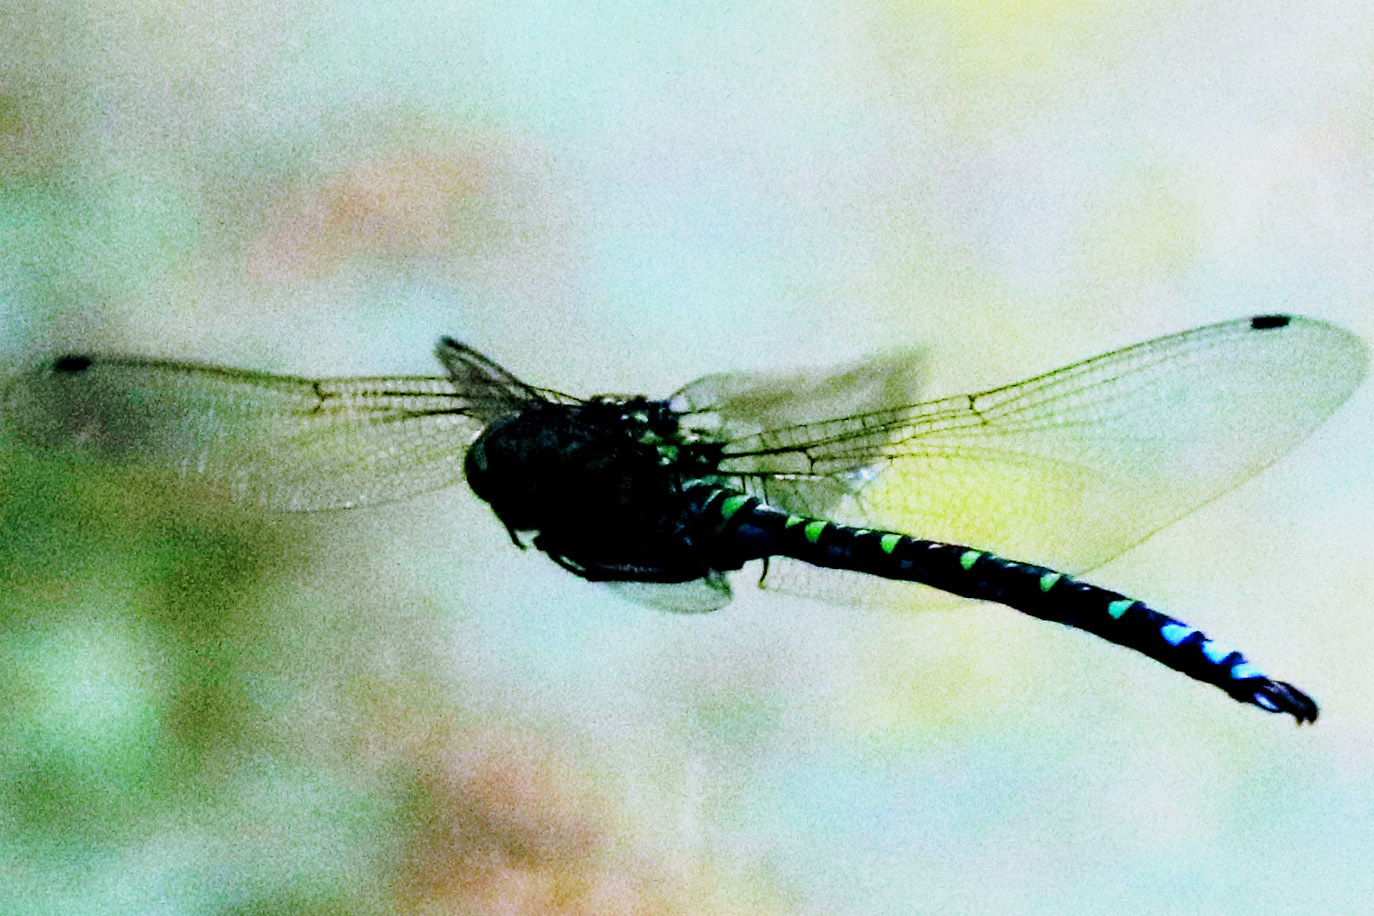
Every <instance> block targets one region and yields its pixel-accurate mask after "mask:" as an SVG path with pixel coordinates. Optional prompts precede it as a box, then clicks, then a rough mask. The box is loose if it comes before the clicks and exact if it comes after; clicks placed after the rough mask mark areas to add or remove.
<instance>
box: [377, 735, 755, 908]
mask: <svg viewBox="0 0 1374 916" xmlns="http://www.w3.org/2000/svg"><path fill="white" fill-rule="evenodd" d="M440 731H441V732H442V729H441V730H440ZM423 743H424V745H425V747H423V748H419V747H413V748H411V750H410V751H409V752H408V753H406V756H407V757H409V758H410V760H411V763H412V765H413V766H414V767H415V775H416V776H417V777H418V783H419V788H420V789H421V793H420V797H421V798H422V799H423V801H422V802H421V805H420V808H419V809H418V810H417V811H416V820H415V821H414V827H415V829H414V832H413V833H412V834H411V838H410V840H409V842H408V843H407V847H406V850H405V854H404V858H403V864H402V870H401V872H400V875H399V876H398V877H399V881H398V882H397V885H396V893H397V898H396V902H397V905H398V906H397V910H398V912H400V913H425V914H434V913H455V914H457V913H461V914H467V916H478V914H491V916H496V914H501V916H634V914H646V913H653V914H659V916H687V914H689V913H690V914H698V916H708V914H710V916H715V914H723V913H726V912H732V913H742V912H748V913H755V914H761V913H762V911H761V910H758V909H756V908H748V907H746V908H745V910H744V911H741V910H739V909H737V908H735V907H733V906H731V905H729V904H728V903H726V902H724V901H722V900H721V899H720V898H718V897H717V896H716V893H717V889H716V888H715V887H708V888H703V887H697V886H694V885H693V884H692V883H691V882H683V881H682V880H681V879H680V878H679V877H677V876H675V875H674V874H673V872H672V871H671V869H667V868H665V867H664V863H663V862H662V861H660V860H659V859H658V857H657V856H656V855H655V854H654V853H653V852H651V851H649V850H647V849H644V848H636V845H635V844H634V842H633V841H630V840H629V839H628V838H627V837H626V836H625V835H623V834H624V831H623V829H617V826H616V824H615V817H614V815H613V814H612V813H611V811H610V810H609V807H608V801H607V799H605V798H599V797H598V794H597V793H596V792H594V791H592V790H590V789H589V788H588V787H587V785H586V784H585V777H579V775H578V774H577V773H576V772H575V771H574V770H573V769H572V768H570V767H569V766H567V765H566V764H564V763H563V762H561V761H560V759H559V757H558V755H557V753H556V752H554V751H553V750H551V749H550V748H548V747H547V746H545V745H543V744H542V742H540V741H538V740H537V739H532V738H518V737H512V736H509V735H494V734H488V735H484V736H479V735H473V734H467V735H464V736H461V737H460V736H459V735H453V734H450V735H448V740H447V741H445V742H443V744H442V745H441V746H439V747H435V746H434V745H433V744H431V743H430V742H423Z"/></svg>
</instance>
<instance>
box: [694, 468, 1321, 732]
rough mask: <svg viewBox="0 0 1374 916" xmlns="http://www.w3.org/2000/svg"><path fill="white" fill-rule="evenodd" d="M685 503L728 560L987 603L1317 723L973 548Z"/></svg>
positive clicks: (1200, 650) (1310, 708) (749, 508)
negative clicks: (902, 584) (860, 578)
mask: <svg viewBox="0 0 1374 916" xmlns="http://www.w3.org/2000/svg"><path fill="white" fill-rule="evenodd" d="M693 496H694V497H695V500H694V503H695V504H696V505H697V506H699V510H700V511H701V512H702V513H703V516H702V517H704V518H706V519H707V520H708V521H709V522H711V523H713V524H714V525H715V526H716V528H717V531H718V534H719V535H720V536H722V537H724V538H726V539H727V541H728V546H727V548H726V549H727V550H731V551H734V552H735V553H736V556H735V557H734V559H736V560H739V561H743V560H748V559H761V558H764V557H769V556H785V557H791V558H793V559H796V560H801V561H802V562H805V563H810V564H813V565H815V566H824V567H829V568H833V569H847V570H853V571H856V572H861V573H868V574H871V575H875V576H882V577H884V578H887V579H900V580H905V581H910V582H920V583H923V584H925V585H930V586H933V587H935V588H938V589H940V590H942V591H946V592H951V593H953V594H955V595H962V596H964V597H967V598H976V599H978V600H981V601H995V602H997V603H998V604H1005V605H1007V606H1008V607H1012V608H1015V609H1016V610H1018V611H1023V612H1025V613H1027V614H1030V615H1032V616H1034V617H1039V618H1041V619H1044V620H1052V621H1054V622H1055V623H1062V624H1065V625H1067V626H1071V627H1077V628H1078V629H1080V630H1087V631H1088V632H1090V633H1095V634H1097V635H1098V636H1101V637H1102V638H1103V639H1107V640H1109V641H1111V642H1114V643H1117V644H1118V645H1122V646H1126V647H1127V648H1130V649H1135V650H1136V651H1137V652H1141V653H1144V654H1145V655H1148V656H1149V657H1151V658H1153V659H1155V660H1157V661H1159V662H1162V663H1163V664H1165V665H1167V666H1169V667H1170V668H1173V669H1174V670H1176V671H1181V672H1183V673H1184V674H1186V675H1188V676H1189V677H1193V678H1196V679H1197V680H1200V681H1203V682H1205V683H1208V684H1212V685H1214V686H1217V687H1220V688H1221V689H1222V690H1224V691H1226V692H1227V693H1228V694H1230V695H1231V696H1232V697H1233V698H1235V699H1236V700H1239V701H1240V702H1242V703H1251V704H1253V705H1255V706H1258V707H1260V708H1261V709H1264V710H1267V711H1269V712H1284V713H1288V714H1289V715H1291V716H1293V718H1294V719H1296V720H1297V721H1298V723H1299V724H1301V723H1303V722H1313V721H1316V718H1317V704H1316V703H1315V702H1314V701H1313V700H1312V698H1311V697H1309V696H1307V695H1306V694H1305V693H1303V692H1302V691H1301V690H1298V689H1297V688H1296V687H1294V686H1292V685H1291V684H1288V683H1285V682H1283V681H1276V680H1273V679H1271V678H1269V677H1268V676H1267V675H1265V674H1264V673H1263V672H1262V671H1261V670H1260V669H1259V668H1257V667H1256V666H1255V665H1254V664H1253V663H1251V662H1250V661H1248V660H1247V659H1246V658H1245V656H1244V655H1242V654H1241V653H1240V652H1238V651H1235V650H1233V649H1230V648H1226V647H1223V646H1222V645H1220V644H1219V643H1217V642H1215V641H1214V640H1212V639H1209V638H1208V637H1207V636H1205V635H1204V634H1203V633H1202V632H1201V631H1199V630H1197V629H1195V628H1194V627H1190V626H1188V625H1187V624H1185V623H1183V622H1181V621H1179V620H1176V619H1174V618H1173V617H1170V616H1168V615H1167V614H1162V613H1160V612H1159V611H1157V610H1155V609H1154V608H1151V607H1149V606H1148V605H1146V604H1145V603H1144V602H1142V601H1136V600H1135V599H1132V598H1128V597H1126V596H1125V595H1122V594H1119V593H1117V592H1113V591H1110V590H1108V589H1105V588H1100V587H1098V586H1096V585H1092V584H1090V583H1087V582H1082V581H1079V580H1078V579H1075V578H1073V577H1072V576H1068V575H1065V574H1063V573H1060V572H1056V571H1055V570H1052V569H1048V568H1046V567H1044V566H1035V565H1033V564H1030V563H1018V562H1015V561H1012V560H1008V559H1005V558H1003V557H999V556H997V555H996V554H992V553H988V552H986V551H982V550H977V549H975V548H972V547H966V546H963V545H959V544H945V543H941V542H939V541H926V540H922V539H920V538H914V537H910V536H908V535H905V534H900V533H897V532H892V531H874V530H869V529H865V528H854V527H850V526H848V525H841V524H837V523H835V522H828V521H825V520H823V519H815V518H807V517H804V516H799V515H792V514H789V513H787V512H783V511H781V510H778V509H775V508H773V507H772V506H768V505H766V504H764V503H762V502H760V501H759V500H758V499H756V498H754V497H751V496H746V495H745V494H743V493H738V492H735V491H732V490H728V489H725V488H720V487H708V486H702V487H700V488H698V490H697V491H696V492H695V493H694V494H693Z"/></svg>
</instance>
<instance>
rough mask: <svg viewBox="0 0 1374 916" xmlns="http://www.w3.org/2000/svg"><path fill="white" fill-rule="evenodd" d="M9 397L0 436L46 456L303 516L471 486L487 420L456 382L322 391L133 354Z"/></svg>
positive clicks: (68, 364)
mask: <svg viewBox="0 0 1374 916" xmlns="http://www.w3.org/2000/svg"><path fill="white" fill-rule="evenodd" d="M3 394H4V396H3V401H0V426H3V427H4V428H5V429H6V430H7V431H8V432H10V433H11V434H12V435H15V436H17V437H18V438H19V439H20V440H21V441H23V442H25V443H27V444H28V445H30V446H33V447H36V448H38V449H40V450H43V451H45V452H51V451H56V452H58V453H62V454H65V455H68V456H73V457H85V458H90V459H93V460H97V461H100V462H103V463H118V464H128V465H134V466H143V467H153V468H168V469H172V470H175V471H178V472H180V473H182V474H184V475H186V476H188V477H191V478H195V479H198V480H200V481H203V482H204V483H205V484H206V485H207V486H208V487H209V488H210V489H211V490H213V491H215V492H216V493H218V494H220V495H223V496H227V497H228V498H231V499H234V500H237V501H242V502H248V503H253V504H258V505H262V506H266V507H270V508H274V509H286V510H302V511H304V510H315V509H335V508H346V507H350V506H361V505H366V504H369V503H379V502H387V501H391V500H396V499H402V498H404V497H407V496H411V495H414V494H416V493H422V492H425V491H427V490H434V489H438V488H440V487H444V486H448V485H449V484H452V483H454V482H456V481H458V480H461V479H462V476H463V470H462V469H463V455H464V452H465V450H466V448H467V446H468V445H469V444H470V443H471V442H472V440H473V439H474V438H475V437H476V435H477V434H478V432H480V431H481V428H482V426H483V419H484V416H485V415H484V414H483V410H482V409H480V408H479V409H474V408H473V407H472V406H471V404H470V403H469V401H468V399H467V398H466V397H465V395H464V393H463V392H461V391H460V390H459V389H458V388H457V387H456V386H455V383H454V382H453V381H452V380H450V379H446V378H357V379H325V380H312V379H303V378H294V377H289V376H278V375H266V374H261V373H253V372H242V371H237V370H231V369H220V368H214V367H207V366H199V365H195V364H189V363H178V362H168V361H158V360H146V359H137V358H127V357H100V356H95V357H88V356H65V357H60V358H58V359H56V360H52V361H50V362H48V363H45V364H43V365H39V366H37V367H35V368H32V369H30V370H28V371H25V372H23V373H21V374H19V375H16V376H14V377H12V378H11V379H10V380H9V382H8V384H7V385H6V387H5V389H4V393H3Z"/></svg>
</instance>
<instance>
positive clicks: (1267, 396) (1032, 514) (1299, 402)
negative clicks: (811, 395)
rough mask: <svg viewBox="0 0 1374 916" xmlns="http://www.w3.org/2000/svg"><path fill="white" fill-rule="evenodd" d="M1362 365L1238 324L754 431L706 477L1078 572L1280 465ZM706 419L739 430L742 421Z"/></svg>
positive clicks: (1261, 323) (852, 519)
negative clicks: (969, 388)
mask: <svg viewBox="0 0 1374 916" xmlns="http://www.w3.org/2000/svg"><path fill="white" fill-rule="evenodd" d="M1366 365H1367V355H1366V352H1365V348H1364V345H1363V343H1362V342H1361V341H1360V340H1359V339H1358V338H1356V337H1355V336H1353V335H1351V334H1350V333H1348V332H1346V331H1344V330H1342V329H1340V328H1337V327H1334V326H1332V325H1329V324H1326V323H1324V322H1320V321H1315V320H1312V319H1304V318H1283V317H1279V316H1275V317H1268V318H1257V319H1244V320H1241V321H1232V322H1227V323H1223V324H1218V325H1212V326H1208V327H1204V328H1198V329H1195V330H1192V331H1187V332H1184V333H1182V334H1176V335H1173V336H1169V337H1163V338H1159V339H1157V340H1153V341H1149V342H1147V343H1144V344H1139V345H1137V346H1133V347H1128V348H1126V349H1123V350H1118V351H1115V352H1113V353H1109V354H1106V355H1105V356H1100V357H1097V358H1095V359H1090V360H1087V361H1085V362H1082V363H1077V364H1075V365H1072V366H1069V367H1067V368H1065V369H1061V370H1059V371H1057V372H1051V373H1048V374H1046V375H1042V376H1037V377H1035V378H1032V379H1028V380H1026V381H1024V382H1021V383H1019V384H1015V385H1009V386H1006V387H1002V388H997V389H993V390H990V391H985V392H982V393H980V394H976V395H970V396H965V397H955V398H948V399H944V400H939V401H931V402H927V403H923V404H916V405H914V406H902V407H894V408H891V409H879V410H872V411H868V412H863V413H860V414H857V415H852V416H849V417H845V418H842V419H837V420H832V421H828V422H821V423H809V424H802V425H793V426H783V427H778V428H772V429H766V430H764V431H761V432H758V433H756V434H754V435H748V436H745V437H743V438H737V439H734V440H732V441H730V442H729V443H728V445H727V446H726V450H725V457H724V460H723V461H722V464H721V470H722V472H723V473H726V474H729V475H733V477H734V479H735V480H736V481H737V482H738V483H739V484H740V485H741V486H744V487H745V488H746V489H748V490H750V491H751V492H755V493H759V494H761V495H762V496H763V497H764V498H765V499H768V500H770V501H772V502H774V503H775V504H777V505H779V506H781V507H782V508H785V509H789V510H791V511H795V512H798V513H805V514H811V515H819V516H822V517H827V518H831V519H835V520H838V521H842V522H848V523H851V524H857V525H863V526H868V527H875V528H883V529H888V530H895V531H900V532H903V533H907V534H912V535H915V536H917V537H923V538H929V539H933V540H945V541H952V542H955V543H963V544H969V545H972V546H975V547H979V548H982V549H987V550H992V551H995V552H997V553H1001V554H1003V555H1005V556H1008V557H1011V558H1015V559H1020V560H1027V561H1031V562H1038V563H1043V564H1045V565H1049V566H1053V567H1056V568H1060V569H1064V570H1066V571H1081V570H1083V569H1087V568H1091V567H1093V566H1095V565H1097V564H1099V563H1102V562H1103V561H1105V560H1107V559H1109V558H1110V557H1112V556H1115V555H1116V554H1118V553H1120V552H1121V551H1123V550H1125V549H1126V548H1128V547H1130V546H1131V545H1133V544H1135V543H1137V542H1139V541H1141V540H1143V539H1144V538H1146V537H1148V536H1149V535H1150V534H1151V533H1153V532H1155V531H1157V530H1158V529H1159V528H1161V527H1163V526H1164V525H1167V524H1169V523H1170V522H1172V521H1174V520H1176V519H1178V518H1181V517H1182V516H1184V515H1186V514H1188V513H1189V512H1192V511H1193V510H1194V509H1196V508H1197V507H1199V506H1200V505H1202V504H1204V503H1206V502H1208V501H1209V500H1212V499H1214V498H1216V497H1217V496H1219V495H1220V494H1222V493H1225V492H1226V491H1227V490H1230V489H1231V488H1232V487H1234V486H1236V485H1237V484H1239V483H1240V482H1241V481H1243V480H1245V479H1246V478H1248V477H1250V476H1252V475H1253V474H1255V473H1256V472H1258V471H1259V470H1260V469H1262V468H1264V467H1265V466H1266V465H1268V464H1270V463H1272V462H1273V461H1275V460H1276V459H1277V458H1279V457H1280V456H1282V455H1283V454H1284V453H1286V452H1287V451H1289V450H1290V449H1291V448H1292V447H1293V446H1294V445H1296V444H1297V443H1298V442H1300V441H1301V440H1302V439H1303V438H1304V437H1306V436H1307V435H1308V434H1309V433H1310V432H1311V431H1312V429H1313V428H1314V427H1316V426H1317V424H1319V423H1320V422H1321V421H1322V420H1323V419H1324V418H1325V417H1327V416H1328V415H1329V414H1330V413H1331V412H1332V411H1333V410H1335V409H1336V407H1337V406H1338V405H1340V404H1341V402H1343V401H1344V400H1345V399H1346V398H1347V397H1348V396H1349V394H1350V393H1351V392H1352V391H1353V390H1354V389H1355V387H1356V386H1357V385H1358V384H1359V382H1360V380H1361V379H1362V378H1363V376H1364V374H1365V371H1366ZM689 390H690V389H689ZM714 410H715V411H716V412H717V413H719V414H721V415H723V416H726V417H733V416H735V415H736V414H739V415H740V416H741V417H742V419H739V420H730V421H728V422H727V424H726V425H730V424H734V425H735V426H736V427H739V426H741V425H742V424H743V423H744V422H745V419H743V418H747V417H750V416H752V415H753V410H754V408H753V407H752V405H750V404H749V403H747V402H744V401H740V402H736V401H733V400H729V399H727V400H726V401H725V402H724V403H719V404H716V405H715V406H714ZM785 565H786V564H780V566H785ZM769 578H770V581H771V582H778V581H779V578H780V577H778V576H774V574H773V573H770V576H769Z"/></svg>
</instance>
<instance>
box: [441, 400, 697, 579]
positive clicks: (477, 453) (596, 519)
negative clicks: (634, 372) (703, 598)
mask: <svg viewBox="0 0 1374 916" xmlns="http://www.w3.org/2000/svg"><path fill="white" fill-rule="evenodd" d="M707 465H709V460H708V459H707V458H706V457H705V453H704V451H703V450H702V449H701V448H699V447H697V446H696V445H695V444H694V443H691V442H690V441H687V440H684V439H682V438H681V437H680V436H679V435H678V432H677V425H676V419H675V415H674V414H673V412H672V411H670V410H668V409H667V407H666V406H665V405H663V404H662V403H661V402H654V401H648V400H645V399H643V398H635V399H630V400H614V399H609V398H596V399H592V400H589V401H585V402H582V403H580V404H571V405H568V404H554V403H542V404H537V405H532V406H530V407H527V408H525V409H524V410H522V411H520V412H519V413H517V414H512V415H511V416H508V417H504V418H501V419H499V420H496V421H494V422H492V423H491V424H490V425H489V426H488V427H487V428H486V429H485V430H484V431H483V432H482V434H481V435H480V436H479V437H478V439H477V440H476V441H475V442H474V443H473V445H472V447H471V448H470V449H469V451H468V454H467V457H466V460H465V464H464V471H465V474H466V476H467V480H468V484H469V485H470V486H471V487H472V490H473V492H474V493H475V494H477V496H479V497H480V498H481V499H483V500H485V501H486V502H487V503H488V504H490V506H491V508H492V511H494V512H495V513H496V515H497V517H498V518H499V519H500V520H501V521H502V523H503V524H505V525H506V527H507V528H508V529H510V530H511V531H512V533H514V532H526V531H535V532H538V533H539V534H538V537H536V538H535V540H534V544H535V546H537V547H538V548H539V549H541V550H543V551H545V552H546V553H549V554H550V555H551V556H553V557H554V559H556V560H558V561H559V562H561V563H563V565H565V566H568V567H569V568H571V569H573V570H574V571H576V572H579V573H581V574H583V575H585V576H587V577H588V578H636V577H637V574H639V573H642V574H643V576H642V577H643V578H646V579H652V580H660V581H661V580H664V579H665V578H666V579H670V580H671V579H685V578H694V577H696V576H699V575H702V574H703V571H704V570H703V569H701V568H700V564H699V563H697V562H696V561H695V560H693V559H691V555H692V553H693V551H692V550H691V544H692V542H693V541H694V540H695V538H694V536H693V534H692V532H691V527H692V525H691V519H690V513H689V512H688V511H687V509H686V505H687V504H686V498H685V497H684V495H683V487H684V484H685V483H686V482H687V481H688V480H689V479H693V478H695V477H697V476H700V473H699V472H700V471H701V470H703V469H705V468H706V466H707Z"/></svg>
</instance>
